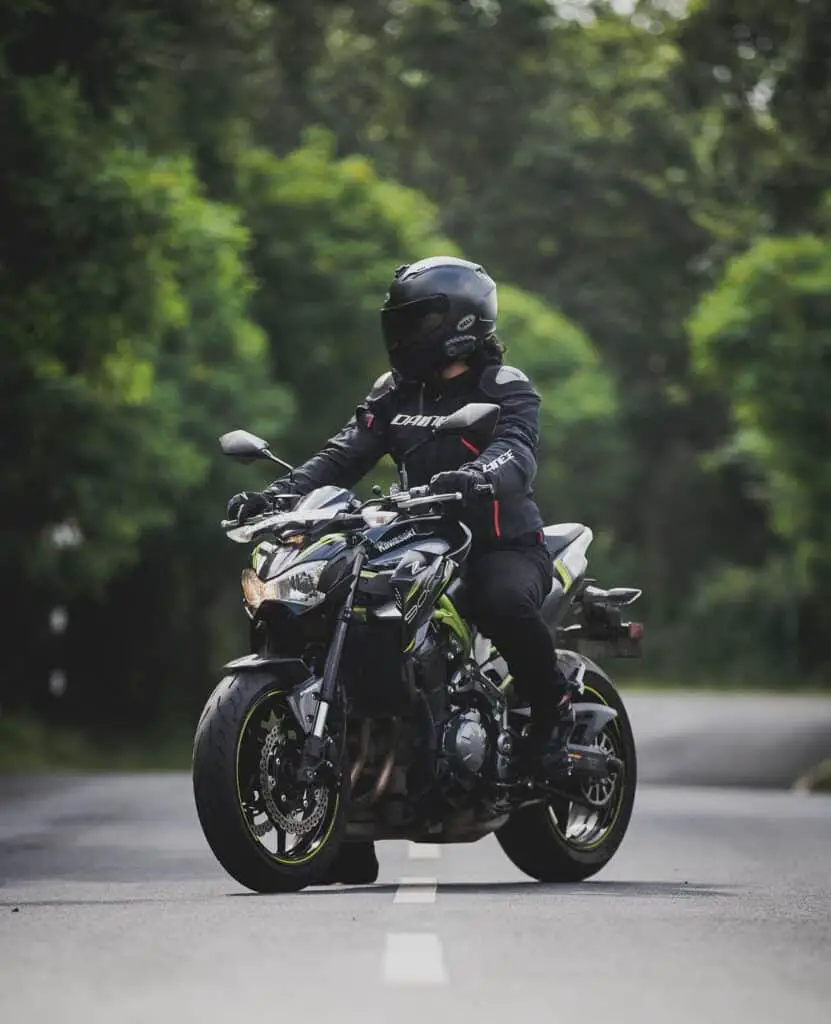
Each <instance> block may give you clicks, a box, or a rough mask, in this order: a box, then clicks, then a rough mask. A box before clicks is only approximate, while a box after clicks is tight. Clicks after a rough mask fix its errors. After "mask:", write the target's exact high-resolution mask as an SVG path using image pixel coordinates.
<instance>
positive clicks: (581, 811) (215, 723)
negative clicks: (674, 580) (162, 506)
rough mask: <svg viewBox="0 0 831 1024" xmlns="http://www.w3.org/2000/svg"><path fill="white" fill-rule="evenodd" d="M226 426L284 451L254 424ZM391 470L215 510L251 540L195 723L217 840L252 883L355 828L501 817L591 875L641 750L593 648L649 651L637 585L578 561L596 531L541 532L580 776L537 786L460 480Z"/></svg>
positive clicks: (556, 858)
mask: <svg viewBox="0 0 831 1024" xmlns="http://www.w3.org/2000/svg"><path fill="white" fill-rule="evenodd" d="M498 415H499V407H498V406H496V405H484V404H473V405H468V406H465V407H464V408H462V409H460V410H459V411H458V412H456V413H454V414H453V415H451V416H449V417H447V418H446V419H445V420H444V421H443V422H441V423H440V424H439V425H437V426H435V427H434V428H433V429H434V430H435V431H437V432H441V433H451V432H457V433H462V432H464V431H465V430H467V429H468V428H469V427H470V426H472V425H474V424H475V425H476V426H477V427H479V428H480V429H482V428H483V427H484V428H487V429H490V430H493V427H494V426H495V424H496V421H497V418H498ZM220 443H221V445H222V449H223V451H224V452H225V453H226V454H228V455H231V456H235V457H237V458H242V459H245V460H250V459H254V458H267V459H271V460H272V461H275V462H280V463H281V464H282V465H284V466H286V464H285V463H282V462H281V460H280V459H278V458H277V457H276V456H274V455H273V454H272V452H271V451H270V449H269V446H268V444H267V442H265V441H263V440H261V439H260V438H257V437H255V436H254V435H252V434H249V433H248V432H246V431H242V430H237V431H232V432H231V433H229V434H225V435H224V436H223V437H222V438H220ZM287 468H290V467H287ZM399 480H400V483H399V484H398V485H395V486H393V487H391V488H390V490H389V493H386V494H385V493H383V491H382V490H381V488H379V487H375V488H373V493H374V497H373V498H372V499H370V500H369V501H366V502H361V501H359V500H358V499H357V498H356V497H355V496H354V495H353V494H352V493H351V492H349V491H346V490H343V489H341V488H337V487H321V488H319V489H317V490H315V491H313V492H311V493H310V494H307V495H305V496H304V497H302V498H299V499H298V498H297V497H296V496H295V497H292V498H286V499H285V500H282V503H281V505H280V507H278V508H277V509H276V510H275V511H274V512H270V513H266V514H264V515H261V516H258V517H256V518H254V519H251V520H248V521H246V522H245V523H244V524H240V523H238V522H236V521H225V522H223V524H222V525H223V528H224V529H225V531H226V533H227V535H228V537H229V538H230V539H231V540H234V541H236V542H238V543H241V544H246V543H251V544H253V545H254V548H253V553H252V558H251V565H250V566H249V567H247V568H245V569H244V570H243V573H242V591H243V595H244V602H245V609H246V612H247V614H248V616H249V619H250V636H251V651H252V653H251V654H249V655H247V656H246V657H242V658H239V659H238V660H236V661H232V662H231V663H230V664H228V665H227V666H226V675H225V677H224V679H223V680H222V681H221V682H220V684H219V685H218V686H217V688H216V689H215V690H214V692H213V693H212V694H211V696H210V697H209V698H208V701H207V703H206V705H205V708H204V710H203V712H202V716H201V718H200V721H199V725H198V727H197V731H196V737H195V740H194V749H193V786H194V795H195V799H196V807H197V811H198V815H199V820H200V822H201V825H202V828H203V830H204V833H205V836H206V838H207V841H208V843H209V845H210V847H211V849H212V850H213V852H214V854H215V855H216V857H217V859H218V860H219V862H220V863H221V864H222V866H223V867H224V868H225V870H226V871H227V872H228V873H229V874H230V875H232V876H233V877H234V878H235V879H236V880H237V881H238V882H240V883H241V884H242V885H244V886H246V887H248V888H249V889H253V890H255V891H258V892H287V891H296V890H299V889H302V888H303V887H305V886H308V885H315V884H317V883H320V882H321V881H323V880H324V879H325V878H326V875H327V870H328V869H329V868H330V867H331V865H332V863H333V861H334V858H335V857H336V855H337V854H338V852H339V849H340V848H341V845H342V844H343V843H349V842H350V841H351V842H354V841H367V840H381V839H406V840H410V841H412V842H416V843H459V842H472V841H475V840H477V839H480V838H482V837H483V836H485V835H487V834H488V833H495V834H496V838H497V840H498V842H499V843H500V845H501V846H502V848H503V850H504V851H505V852H506V853H507V855H508V857H509V858H510V859H511V860H512V861H513V863H514V864H515V865H516V866H517V867H518V868H520V869H521V870H522V871H524V872H525V873H527V874H528V875H530V876H532V877H533V878H536V879H539V880H541V881H546V882H572V881H578V880H581V879H584V878H588V877H589V876H590V875H593V874H595V873H596V872H597V871H599V870H600V869H601V868H602V867H603V866H604V865H605V864H607V863H608V862H609V860H610V859H611V857H612V856H613V855H614V853H615V851H616V850H617V848H618V847H619V845H620V843H621V841H622V840H623V837H624V835H625V833H626V829H627V827H628V825H629V819H630V817H631V814H632V806H633V803H634V798H635V787H636V756H635V745H634V740H633V737H632V730H631V727H630V724H629V719H628V717H627V714H626V710H625V708H624V706H623V702H622V701H621V698H620V696H619V694H618V693H617V691H616V689H615V687H614V686H613V684H612V682H611V680H610V679H609V678H608V676H607V675H606V674H605V673H604V672H603V671H602V670H601V669H600V668H599V667H598V666H597V665H596V664H595V663H594V662H593V661H591V660H589V658H588V657H586V655H585V654H584V653H583V651H584V650H585V645H586V644H593V645H594V646H595V647H599V648H600V649H601V650H603V651H605V652H606V653H607V654H613V655H617V656H631V655H636V654H638V653H639V649H640V638H641V633H642V629H641V626H640V624H638V623H627V622H624V621H622V611H621V610H622V608H624V607H625V606H627V605H629V604H631V603H632V602H633V601H635V600H636V599H637V598H638V597H639V596H640V593H641V592H640V591H639V590H634V589H626V588H617V589H614V590H602V589H600V588H598V587H596V586H595V585H594V584H593V582H592V581H591V580H589V579H588V578H587V577H586V569H587V567H588V562H587V558H586V552H587V549H588V547H589V545H590V543H591V541H592V532H591V530H590V529H589V528H588V527H586V526H582V525H580V524H577V523H573V524H572V523H569V524H565V525H559V526H550V527H546V528H545V542H546V544H547V545H548V548H549V550H550V551H551V553H552V556H553V560H554V565H555V570H556V578H555V582H554V585H553V587H552V590H551V593H550V594H549V596H548V598H547V599H546V601H545V604H544V607H543V613H544V615H545V618H546V621H547V623H548V624H549V627H550V629H551V631H552V633H553V634H554V635H555V636H556V637H557V642H558V652H557V653H558V658H559V659H560V663H561V666H562V668H563V670H564V672H565V673H566V676H567V678H568V679H569V680H570V685H571V686H572V687H573V691H574V697H575V702H576V708H577V726H576V729H575V732H574V734H573V736H572V742H571V743H570V745H569V760H570V770H569V772H568V773H565V772H564V773H563V775H562V778H560V779H558V780H556V781H555V782H552V783H551V784H550V785H548V784H546V785H545V786H541V785H540V784H538V783H536V782H534V781H533V779H532V778H531V776H530V774H529V772H528V771H527V768H526V767H525V765H524V759H523V756H522V739H523V732H524V730H525V729H526V728H527V726H528V723H529V716H530V711H529V708H528V707H527V706H524V705H523V703H522V701H521V700H520V699H519V698H518V696H517V695H516V694H515V693H514V692H513V688H512V685H511V677H510V675H509V673H508V668H507V666H506V664H505V662H504V660H503V659H502V658H501V657H500V655H499V652H498V651H497V650H496V649H495V648H494V647H493V645H492V644H491V642H490V641H489V640H488V639H487V638H486V637H484V636H482V635H481V634H480V633H479V632H478V631H477V630H476V628H475V627H474V626H473V625H472V624H471V622H470V620H469V617H468V614H467V597H466V593H465V588H466V584H465V571H464V570H465V560H466V557H467V554H468V552H469V550H470V543H471V535H470V531H469V530H468V528H467V527H466V526H465V525H464V523H462V522H460V521H459V519H458V518H457V517H455V516H453V515H452V514H450V511H449V510H450V509H451V508H452V503H453V502H456V501H459V500H460V499H461V495H460V494H433V493H431V492H430V490H429V488H427V487H413V488H410V487H408V483H407V473H406V466H405V465H403V464H402V465H401V466H400V467H399Z"/></svg>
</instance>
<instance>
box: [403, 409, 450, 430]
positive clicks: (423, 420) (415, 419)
mask: <svg viewBox="0 0 831 1024" xmlns="http://www.w3.org/2000/svg"><path fill="white" fill-rule="evenodd" d="M446 419H447V417H446V416H418V415H413V416H408V415H407V414H406V413H403V412H400V413H399V414H398V415H397V416H393V418H392V420H391V421H390V426H392V427H438V426H440V425H441V424H442V423H444V421H445V420H446Z"/></svg>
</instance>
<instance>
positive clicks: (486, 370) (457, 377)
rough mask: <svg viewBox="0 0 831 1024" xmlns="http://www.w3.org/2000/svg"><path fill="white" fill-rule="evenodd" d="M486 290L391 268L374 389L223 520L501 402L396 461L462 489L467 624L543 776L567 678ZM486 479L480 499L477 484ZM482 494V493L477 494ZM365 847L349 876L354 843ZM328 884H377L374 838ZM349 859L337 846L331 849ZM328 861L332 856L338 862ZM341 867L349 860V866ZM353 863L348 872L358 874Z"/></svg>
mask: <svg viewBox="0 0 831 1024" xmlns="http://www.w3.org/2000/svg"><path fill="white" fill-rule="evenodd" d="M496 313H497V293H496V284H495V283H494V281H493V280H492V278H491V277H490V276H489V275H488V274H487V272H486V271H485V270H484V269H483V268H482V267H481V266H479V265H477V264H476V263H470V262H468V261H467V260H461V259H456V258H455V257H451V256H434V257H431V258H428V259H423V260H419V261H418V262H417V263H412V264H408V265H404V266H402V267H399V268H398V269H397V270H396V271H395V276H394V279H393V281H392V283H391V285H390V288H389V292H388V294H387V297H386V300H385V302H384V305H383V307H382V309H381V328H382V332H383V337H384V343H385V345H386V349H387V354H388V358H389V363H390V366H391V368H392V372H390V373H385V374H384V375H383V376H381V377H380V378H379V379H378V380H377V381H376V382H375V384H374V386H373V388H372V390H371V391H370V393H369V395H368V396H367V398H366V399H365V401H364V403H363V404H362V405H360V406H359V407H358V409H357V411H356V413H355V415H354V416H353V417H352V418H351V419H350V420H349V422H348V423H347V424H346V426H345V427H343V429H342V430H340V431H339V432H338V433H337V434H335V436H334V437H332V438H331V439H330V440H329V442H328V443H327V444H326V446H325V447H324V448H323V449H322V450H321V451H320V452H319V453H318V454H317V455H315V456H313V457H312V458H311V459H309V460H308V461H307V462H305V463H304V464H303V465H302V466H300V467H299V468H297V469H295V470H294V472H293V473H292V474H291V476H290V477H288V478H287V477H284V478H281V479H279V480H276V481H274V483H273V484H271V485H270V486H269V487H267V488H266V489H265V490H264V491H261V492H251V491H248V492H243V493H241V494H238V495H235V496H234V497H233V498H231V500H230V502H229V503H228V518H229V519H232V518H238V519H240V520H244V519H247V518H249V517H251V516H254V515H259V514H261V513H263V512H265V511H270V510H271V509H272V508H273V507H274V504H275V501H276V499H279V497H280V496H282V495H287V494H298V493H299V494H305V493H308V492H309V491H311V490H314V489H315V488H317V487H322V486H324V485H326V484H333V485H336V486H340V487H346V488H351V487H353V486H354V485H355V484H356V483H357V482H358V480H360V479H361V477H363V476H364V475H365V474H366V473H367V472H368V471H369V470H370V469H371V468H372V467H373V466H374V465H375V463H376V462H377V461H378V460H379V459H380V458H381V457H382V456H383V455H385V454H391V455H393V457H396V456H400V455H401V454H403V452H405V451H406V450H407V449H408V448H411V447H413V445H414V444H417V443H418V441H420V440H423V439H424V437H425V429H426V428H427V427H429V426H430V425H431V423H433V422H435V418H436V417H443V416H447V415H448V414H449V413H451V412H454V411H455V410H456V409H459V408H460V407H461V406H463V405H466V404H467V403H468V402H490V403H496V404H498V405H499V406H500V417H499V421H498V424H497V427H496V430H495V432H494V433H493V435H492V436H490V437H477V436H476V432H475V428H473V430H471V431H469V432H468V434H466V435H465V436H464V437H463V438H461V439H460V438H458V437H449V436H447V435H444V436H442V435H437V436H436V437H435V438H434V439H433V440H431V441H428V442H427V443H426V444H424V445H423V446H421V447H420V448H419V449H418V451H416V452H414V453H413V455H412V457H411V458H409V459H408V460H407V470H408V474H409V483H410V485H411V486H416V485H423V484H427V483H429V485H430V487H431V489H432V490H433V491H434V492H436V493H446V492H454V491H458V492H461V494H462V495H463V503H462V507H461V509H460V510H459V513H458V514H459V515H460V517H461V518H462V519H463V520H464V521H465V522H466V523H467V524H468V526H469V527H470V529H471V532H472V535H473V543H472V546H471V552H470V556H469V558H468V561H467V565H466V569H465V571H466V573H467V579H468V580H469V582H470V587H469V593H470V597H471V605H472V609H471V610H472V618H473V620H474V621H475V622H476V624H477V625H478V627H479V629H480V630H481V631H482V633H483V634H484V635H485V636H487V637H488V638H489V639H491V640H492V641H493V642H494V643H495V644H496V646H497V648H498V649H499V651H500V653H501V654H502V656H503V657H504V658H505V660H506V662H507V664H508V667H509V669H510V671H511V674H512V675H513V678H514V686H515V688H516V690H517V692H518V693H519V694H520V695H521V696H522V697H524V698H526V699H527V700H528V701H529V703H530V705H531V709H532V727H531V730H530V736H529V741H528V746H527V748H526V754H527V755H528V758H529V763H531V764H533V765H534V766H535V769H534V770H535V771H536V772H537V773H539V774H540V775H541V776H542V777H543V778H551V777H552V776H553V775H556V774H558V773H561V772H563V771H565V770H567V766H568V757H567V754H566V745H567V743H568V739H569V737H570V735H571V732H572V729H573V727H574V709H573V707H572V703H571V693H570V690H569V687H568V682H567V680H566V679H565V677H564V676H563V674H562V672H561V671H560V669H559V667H558V664H557V658H556V654H555V650H554V642H553V639H552V637H551V634H550V633H549V631H548V629H547V627H546V625H545V622H544V621H543V618H542V616H541V614H540V607H541V605H542V602H543V600H544V598H545V597H546V595H547V594H548V592H549V590H550V589H551V584H552V578H553V577H552V574H553V566H552V559H551V556H550V554H549V552H548V549H547V548H546V546H545V543H544V541H543V534H542V526H543V523H542V519H541V518H540V513H539V509H538V508H537V505H536V503H535V502H534V499H533V491H532V482H533V479H534V476H535V473H536V452H537V446H538V443H539V405H540V396H539V395H538V394H537V392H536V391H535V390H534V388H533V387H532V385H531V383H530V382H529V380H528V378H527V377H526V376H525V374H524V373H522V372H521V371H520V370H517V369H515V368H513V367H510V366H505V365H504V364H503V360H502V351H503V350H502V345H501V344H500V342H499V341H498V340H497V338H496V334H495V328H496ZM482 484H490V485H491V486H492V488H493V494H492V495H491V496H489V497H488V498H483V497H482V496H481V494H480V493H477V485H482ZM485 490H487V488H486V489H485ZM358 845H361V846H362V847H364V846H365V847H366V848H367V850H366V851H364V856H362V857H359V859H362V861H363V866H362V867H361V868H358V865H357V863H356V861H355V856H356V855H358V853H359V851H358V850H357V846H358ZM349 846H350V847H352V850H351V855H352V860H351V861H350V862H349V863H347V860H348V859H349V858H348V855H347V854H346V853H345V854H344V857H345V858H346V860H344V862H343V864H342V866H341V868H340V873H339V869H338V867H337V866H336V868H335V871H334V875H333V877H332V879H330V880H331V881H353V882H371V881H374V880H375V878H376V877H377V871H378V866H377V860H376V859H375V854H374V850H373V848H372V844H369V843H367V844H349ZM342 849H344V851H347V850H348V849H349V848H348V847H346V845H345V846H344V847H343V848H342ZM336 865H337V862H336ZM350 865H351V866H350ZM356 868H357V870H356Z"/></svg>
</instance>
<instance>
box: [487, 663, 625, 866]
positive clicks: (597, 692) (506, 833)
mask: <svg viewBox="0 0 831 1024" xmlns="http://www.w3.org/2000/svg"><path fill="white" fill-rule="evenodd" d="M583 660H584V662H585V664H586V674H585V677H584V683H585V692H584V693H583V694H582V695H581V696H580V697H578V698H576V701H575V702H576V703H579V702H589V703H600V704H608V705H609V707H612V708H614V709H615V710H616V711H617V713H618V716H617V718H616V719H615V721H614V722H613V723H612V724H611V725H610V726H609V727H608V729H609V730H612V733H611V734H610V740H611V741H612V742H613V745H614V746H615V747H616V749H617V750H618V752H619V756H620V757H621V759H622V760H623V762H624V769H623V774H622V777H621V778H620V780H619V781H618V783H617V785H618V787H619V789H616V791H615V793H614V795H613V797H612V800H613V801H615V803H614V806H613V807H611V808H610V809H609V811H610V815H611V817H610V819H609V823H608V826H607V827H606V828H605V829H604V830H603V831H602V832H601V834H600V836H599V837H598V838H597V839H596V840H594V841H592V842H591V843H587V844H584V845H582V846H581V845H580V844H579V843H577V842H575V841H573V840H569V839H567V838H566V836H565V834H564V828H567V827H568V816H569V814H570V811H571V807H572V806H574V805H571V804H569V803H568V802H567V801H565V800H556V801H551V802H550V803H543V804H534V805H532V806H531V807H524V808H522V809H521V810H519V811H515V812H514V813H513V814H512V815H511V817H510V818H509V819H508V821H507V822H506V823H505V824H504V825H503V826H502V828H501V829H500V830H499V831H498V832H497V833H496V838H497V840H498V842H499V845H500V846H501V847H502V849H503V850H504V851H505V853H506V854H507V855H508V857H509V858H510V859H511V860H512V861H513V863H514V864H515V865H516V866H517V867H518V868H519V869H520V871H523V872H525V874H526V875H530V876H531V878H536V879H537V880H538V881H540V882H581V881H583V880H584V879H586V878H590V877H591V876H592V875H595V874H597V872H598V871H600V870H601V869H602V868H604V867H605V866H606V865H607V864H608V863H609V861H610V860H611V859H612V857H613V856H614V855H615V853H616V852H617V850H618V847H619V846H620V844H621V843H622V842H623V837H624V836H625V835H626V830H627V828H628V827H629V821H630V819H631V817H632V808H633V806H634V803H635V789H636V787H637V758H636V753H635V740H634V737H633V735H632V727H631V725H630V723H629V716H628V715H627V713H626V709H625V707H624V706H623V701H622V700H621V698H620V696H619V694H618V692H617V690H616V689H615V687H614V685H613V683H612V681H611V680H610V679H609V677H608V676H607V675H606V674H605V672H603V670H602V669H600V668H599V667H598V666H597V665H595V664H594V662H592V661H589V659H588V658H584V659H583ZM606 731H607V730H604V732H606ZM602 735H603V733H601V736H602ZM564 823H565V825H564Z"/></svg>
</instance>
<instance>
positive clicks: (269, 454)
mask: <svg viewBox="0 0 831 1024" xmlns="http://www.w3.org/2000/svg"><path fill="white" fill-rule="evenodd" d="M264 454H265V457H266V458H267V459H271V461H272V462H276V463H277V464H278V465H280V466H282V467H283V469H287V470H288V471H289V473H293V472H294V466H290V465H289V464H288V463H287V462H283V460H282V459H278V458H277V456H276V455H275V454H274V453H273V452H270V451H269V450H268V449H267V448H266V450H265V453H264Z"/></svg>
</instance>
